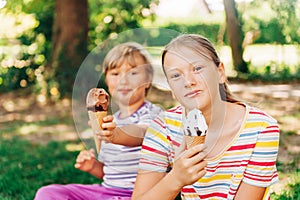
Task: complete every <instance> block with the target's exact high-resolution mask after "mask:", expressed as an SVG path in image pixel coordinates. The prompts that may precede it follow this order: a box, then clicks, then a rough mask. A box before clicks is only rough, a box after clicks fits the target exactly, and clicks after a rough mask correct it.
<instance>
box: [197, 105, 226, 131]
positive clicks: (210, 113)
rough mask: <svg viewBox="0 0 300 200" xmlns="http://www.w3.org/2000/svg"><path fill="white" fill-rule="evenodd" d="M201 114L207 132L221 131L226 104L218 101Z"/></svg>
mask: <svg viewBox="0 0 300 200" xmlns="http://www.w3.org/2000/svg"><path fill="white" fill-rule="evenodd" d="M202 112H203V115H204V117H205V120H206V123H207V125H208V129H209V130H211V131H215V130H221V129H222V127H223V125H224V122H225V118H226V112H227V103H226V102H224V101H219V102H218V103H215V104H213V105H211V108H210V109H207V110H203V111H202Z"/></svg>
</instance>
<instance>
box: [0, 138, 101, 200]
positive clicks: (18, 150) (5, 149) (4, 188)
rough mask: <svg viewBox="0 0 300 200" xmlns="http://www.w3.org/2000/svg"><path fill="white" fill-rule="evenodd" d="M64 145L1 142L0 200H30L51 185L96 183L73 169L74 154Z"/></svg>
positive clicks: (94, 179) (96, 181)
mask: <svg viewBox="0 0 300 200" xmlns="http://www.w3.org/2000/svg"><path fill="white" fill-rule="evenodd" d="M73 143H74V142H73ZM68 144H70V142H49V143H48V144H47V145H36V144H32V143H30V142H29V141H27V140H23V139H19V138H17V137H14V138H12V139H8V140H5V139H1V140H0V199H6V200H8V199H14V200H15V199H20V200H21V199H33V198H34V195H35V192H36V191H37V189H38V188H40V187H41V186H43V185H48V184H51V183H61V184H66V183H99V182H100V181H99V180H98V179H96V178H94V177H92V176H91V175H89V174H87V173H83V172H81V171H79V170H77V169H75V168H74V166H73V164H74V161H75V158H76V156H77V154H78V152H77V151H68V150H67V149H66V146H67V145H68Z"/></svg>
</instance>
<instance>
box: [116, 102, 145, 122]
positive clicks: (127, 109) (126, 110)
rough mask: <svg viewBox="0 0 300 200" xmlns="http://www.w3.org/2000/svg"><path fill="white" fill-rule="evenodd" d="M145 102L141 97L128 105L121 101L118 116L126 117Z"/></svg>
mask: <svg viewBox="0 0 300 200" xmlns="http://www.w3.org/2000/svg"><path fill="white" fill-rule="evenodd" d="M144 102H145V99H141V100H139V101H137V102H135V103H131V104H129V105H124V104H122V103H120V104H119V109H120V117H122V118H124V117H128V116H130V115H132V114H133V113H134V112H135V111H137V110H138V109H139V108H140V107H141V106H142V105H143V103H144Z"/></svg>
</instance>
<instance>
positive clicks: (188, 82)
mask: <svg viewBox="0 0 300 200" xmlns="http://www.w3.org/2000/svg"><path fill="white" fill-rule="evenodd" d="M195 84H196V79H195V77H194V75H193V74H191V73H187V74H186V75H185V76H184V87H191V86H193V85H195Z"/></svg>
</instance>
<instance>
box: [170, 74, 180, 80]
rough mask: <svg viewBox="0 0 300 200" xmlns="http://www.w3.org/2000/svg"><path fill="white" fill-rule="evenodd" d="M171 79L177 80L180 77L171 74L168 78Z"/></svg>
mask: <svg viewBox="0 0 300 200" xmlns="http://www.w3.org/2000/svg"><path fill="white" fill-rule="evenodd" d="M169 77H170V78H171V79H178V78H179V77H180V74H179V73H172V74H170V76H169Z"/></svg>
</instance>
